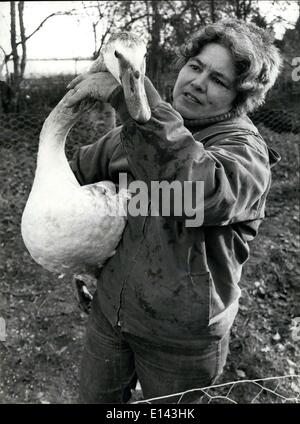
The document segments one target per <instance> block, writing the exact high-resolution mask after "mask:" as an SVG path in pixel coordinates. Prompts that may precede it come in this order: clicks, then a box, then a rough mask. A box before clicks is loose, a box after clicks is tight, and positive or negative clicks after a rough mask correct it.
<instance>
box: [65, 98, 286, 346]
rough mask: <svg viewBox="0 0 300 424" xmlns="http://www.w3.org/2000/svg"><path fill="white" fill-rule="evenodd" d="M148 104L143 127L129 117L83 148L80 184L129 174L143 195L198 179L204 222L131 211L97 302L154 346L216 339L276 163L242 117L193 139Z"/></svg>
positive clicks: (159, 105) (166, 108)
mask: <svg viewBox="0 0 300 424" xmlns="http://www.w3.org/2000/svg"><path fill="white" fill-rule="evenodd" d="M147 95H148V93H147ZM154 98H155V99H154V100H153V101H152V103H151V110H152V117H151V119H150V121H149V122H147V123H146V124H138V123H136V122H134V121H133V120H132V119H126V122H125V123H124V124H123V126H120V127H117V128H115V129H113V130H112V131H110V132H109V133H108V134H107V135H105V136H104V137H103V138H102V139H101V140H99V141H98V142H96V143H95V144H92V145H88V146H85V147H82V148H81V149H80V151H79V153H78V155H77V157H76V158H75V159H74V160H73V161H72V163H71V167H72V170H73V172H74V174H75V175H76V177H77V179H78V181H79V182H80V183H81V184H91V183H94V182H96V181H100V180H112V181H113V182H115V183H118V182H119V173H120V172H126V173H127V174H128V182H131V181H132V180H142V181H144V182H146V184H147V185H148V187H149V192H150V185H151V181H162V180H166V181H168V182H171V181H174V180H178V181H180V182H184V181H204V221H203V223H202V225H201V226H198V227H187V226H186V225H185V219H187V218H190V217H187V216H185V215H184V214H182V215H181V216H175V215H174V214H173V216H171V217H165V216H150V215H148V216H137V217H133V216H131V215H130V214H128V222H127V225H126V227H125V230H124V233H123V237H122V240H121V242H120V244H119V246H118V248H117V252H116V254H115V255H114V256H113V257H112V258H110V259H109V260H108V261H107V262H106V264H105V266H104V267H103V269H102V272H101V275H100V278H99V280H98V287H97V296H98V301H99V303H100V305H101V308H102V311H103V312H104V314H105V315H106V317H107V318H108V320H109V321H110V322H111V324H112V325H114V326H115V325H119V326H120V327H121V328H122V330H124V331H128V332H131V333H133V334H136V335H140V336H142V337H146V338H148V339H150V340H159V339H162V340H170V341H172V340H176V341H177V342H181V341H182V342H184V343H186V342H188V341H190V342H191V343H192V342H193V341H195V340H197V339H200V338H202V337H207V336H211V337H218V338H219V337H222V336H223V335H224V334H225V333H226V332H227V331H228V329H229V328H230V327H231V325H232V323H233V320H234V318H235V315H236V312H237V309H238V299H239V297H240V288H239V286H238V283H239V281H240V278H241V272H242V265H243V264H244V263H245V261H246V260H247V259H248V256H249V247H248V242H249V241H251V240H253V238H254V237H255V236H256V234H257V230H258V227H259V224H260V223H261V221H262V219H263V218H264V209H265V201H266V196H267V193H268V190H269V188H270V182H271V173H270V165H272V164H273V163H275V162H276V161H277V160H278V158H277V157H276V154H275V152H272V151H271V149H268V147H267V146H266V144H265V142H264V141H263V139H262V138H261V136H260V135H259V133H258V131H257V129H256V127H255V126H254V125H253V124H252V122H251V121H250V120H249V119H248V118H247V117H243V118H232V119H228V120H226V121H223V122H219V123H217V124H213V125H210V126H208V127H206V128H205V129H202V130H200V131H198V132H195V133H194V134H192V133H191V132H190V131H189V130H188V129H187V128H186V127H185V126H184V122H183V120H182V118H181V116H180V115H179V114H178V113H177V112H176V111H175V110H174V109H173V108H172V107H171V105H170V104H168V103H166V102H163V101H162V100H161V99H160V97H159V96H157V95H155V96H154ZM117 103H118V102H117V101H116V100H114V102H113V101H112V104H114V106H115V105H116V104H117Z"/></svg>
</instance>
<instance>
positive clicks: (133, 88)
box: [115, 51, 151, 124]
mask: <svg viewBox="0 0 300 424" xmlns="http://www.w3.org/2000/svg"><path fill="white" fill-rule="evenodd" d="M115 56H116V57H117V58H118V59H119V64H120V80H121V84H122V87H123V91H124V97H125V101H126V104H127V108H128V112H129V113H130V115H131V117H132V118H133V119H134V120H135V121H137V122H139V123H141V124H144V123H146V122H148V121H149V119H150V118H151V110H150V107H149V103H148V99H147V95H146V91H145V85H144V79H145V64H144V63H143V65H142V67H141V69H137V68H136V67H135V66H134V65H132V64H131V63H130V62H129V61H128V60H127V59H126V58H125V57H124V56H123V55H122V54H121V53H119V52H118V51H116V52H115ZM144 61H145V59H144Z"/></svg>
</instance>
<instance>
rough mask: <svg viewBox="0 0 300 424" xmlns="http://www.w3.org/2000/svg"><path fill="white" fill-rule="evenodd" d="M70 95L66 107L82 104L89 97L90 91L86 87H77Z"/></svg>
mask: <svg viewBox="0 0 300 424" xmlns="http://www.w3.org/2000/svg"><path fill="white" fill-rule="evenodd" d="M69 93H70V95H69V96H68V98H67V99H66V102H65V105H66V107H73V106H74V105H76V104H77V103H79V102H81V101H82V100H84V99H85V98H86V97H87V96H88V94H89V93H88V91H87V90H86V89H85V88H84V87H81V88H80V87H78V86H76V87H75V89H71V90H70V91H69Z"/></svg>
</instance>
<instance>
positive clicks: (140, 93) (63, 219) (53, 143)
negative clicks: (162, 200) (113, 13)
mask: <svg viewBox="0 0 300 424" xmlns="http://www.w3.org/2000/svg"><path fill="white" fill-rule="evenodd" d="M145 54H146V45H145V43H144V42H143V41H141V40H140V38H139V37H138V36H137V35H135V34H132V33H124V32H123V33H119V34H113V35H112V36H111V37H110V39H109V41H108V43H107V44H106V45H105V46H104V48H103V50H102V52H101V54H100V56H99V58H98V59H97V60H96V61H95V62H94V63H93V65H92V67H91V68H90V70H89V71H88V72H91V73H94V72H99V71H104V70H106V71H109V72H111V74H112V75H113V76H114V77H115V79H116V80H117V81H118V82H119V83H120V84H121V85H122V87H123V90H124V96H125V101H126V103H127V107H128V111H129V113H130V115H131V116H132V117H133V119H136V120H137V121H139V122H146V121H147V120H148V119H149V118H150V113H151V112H150V108H149V105H148V103H147V98H146V94H145V89H144V75H145ZM70 93H71V91H69V92H68V93H67V94H66V95H65V96H64V98H63V99H62V100H61V101H60V102H59V103H58V105H57V106H56V107H55V108H54V109H53V110H52V112H51V113H50V115H49V116H48V117H47V119H46V120H45V122H44V124H43V127H42V130H41V133H40V139H39V147H38V155H37V166H36V172H35V177H34V181H33V185H32V189H31V192H30V194H29V197H28V200H27V203H26V206H25V208H24V211H23V214H22V220H21V234H22V238H23V241H24V244H25V246H26V248H27V250H28V251H29V253H30V255H31V257H32V258H33V259H34V260H35V262H37V263H38V264H39V265H41V266H42V267H43V268H45V269H46V270H48V271H50V272H52V273H56V274H60V276H64V275H66V274H69V273H71V274H72V275H73V276H74V275H75V276H76V275H78V273H79V275H87V276H94V275H95V272H96V270H98V269H99V268H101V267H102V266H103V264H104V262H105V261H106V260H107V259H108V258H109V257H111V256H112V255H113V254H114V253H115V249H116V247H117V245H118V243H119V241H120V239H121V236H122V233H123V230H124V228H125V225H126V205H127V201H128V199H129V198H130V194H129V193H128V191H127V190H126V189H121V190H120V191H119V192H118V193H117V192H116V187H115V185H114V184H113V183H112V182H111V181H101V182H98V183H95V184H90V185H85V186H80V184H79V183H78V181H77V180H76V178H75V176H74V174H73V172H72V170H71V168H70V166H69V164H68V161H67V158H66V156H65V142H66V138H67V135H68V132H69V131H70V129H71V128H72V127H73V125H74V124H75V123H76V121H77V120H78V119H79V117H80V115H81V114H82V113H83V112H85V111H86V110H88V109H89V108H90V106H91V101H89V100H85V101H83V102H81V104H80V105H79V107H75V108H69V107H67V106H66V104H67V102H68V99H69V97H70V95H71V94H70Z"/></svg>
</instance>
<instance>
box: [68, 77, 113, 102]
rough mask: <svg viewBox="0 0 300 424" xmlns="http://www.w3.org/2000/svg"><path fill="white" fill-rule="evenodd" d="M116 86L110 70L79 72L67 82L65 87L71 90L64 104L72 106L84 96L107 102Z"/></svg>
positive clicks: (84, 97)
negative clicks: (79, 73)
mask: <svg viewBox="0 0 300 424" xmlns="http://www.w3.org/2000/svg"><path fill="white" fill-rule="evenodd" d="M118 86H119V83H118V81H117V80H116V79H115V78H114V77H113V76H112V74H111V73H110V72H97V73H86V74H81V75H79V76H78V77H76V78H75V79H74V80H73V81H71V82H70V83H69V84H68V86H67V88H70V89H71V90H70V92H69V93H70V94H69V96H68V99H67V100H66V103H65V105H66V107H73V106H75V105H76V104H78V103H80V102H81V101H82V100H84V99H86V98H92V99H94V100H101V101H102V102H107V101H108V99H109V97H110V95H111V94H112V92H113V91H114V90H115V88H117V87H118Z"/></svg>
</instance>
